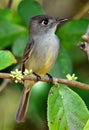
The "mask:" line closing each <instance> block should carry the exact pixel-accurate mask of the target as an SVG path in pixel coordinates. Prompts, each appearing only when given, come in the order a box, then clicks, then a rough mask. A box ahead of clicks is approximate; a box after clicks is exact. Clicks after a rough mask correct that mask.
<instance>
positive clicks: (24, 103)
mask: <svg viewBox="0 0 89 130" xmlns="http://www.w3.org/2000/svg"><path fill="white" fill-rule="evenodd" d="M29 93H30V90H29V91H27V92H26V91H25V88H24V90H23V93H22V98H21V101H20V105H19V108H18V111H17V115H16V121H17V122H18V123H20V122H24V120H25V117H26V113H27V108H28V101H29Z"/></svg>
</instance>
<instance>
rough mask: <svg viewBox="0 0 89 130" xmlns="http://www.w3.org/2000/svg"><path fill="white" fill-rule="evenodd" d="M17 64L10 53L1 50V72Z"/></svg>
mask: <svg viewBox="0 0 89 130" xmlns="http://www.w3.org/2000/svg"><path fill="white" fill-rule="evenodd" d="M14 63H16V59H15V57H14V56H13V54H12V53H11V52H10V51H3V50H0V70H2V69H5V68H7V67H8V66H10V65H12V64H14Z"/></svg>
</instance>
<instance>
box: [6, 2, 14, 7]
mask: <svg viewBox="0 0 89 130" xmlns="http://www.w3.org/2000/svg"><path fill="white" fill-rule="evenodd" d="M12 2H13V0H9V1H8V5H7V7H8V8H11V6H12Z"/></svg>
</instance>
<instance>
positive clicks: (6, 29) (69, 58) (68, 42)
mask: <svg viewBox="0 0 89 130" xmlns="http://www.w3.org/2000/svg"><path fill="white" fill-rule="evenodd" d="M44 13H45V11H44V9H43V8H42V7H41V6H40V5H39V4H38V3H37V2H36V1H35V0H23V1H21V2H20V3H19V5H18V10H17V12H16V11H15V12H14V11H13V10H10V9H9V8H8V9H7V8H4V9H0V49H1V50H0V70H2V71H5V70H3V69H6V68H7V67H8V66H11V65H12V64H15V63H16V59H17V64H18V62H19V59H20V60H21V57H22V55H23V51H24V48H25V46H26V44H27V41H28V37H29V33H28V29H27V26H28V23H29V21H30V18H31V17H32V16H35V15H38V14H44ZM88 23H89V20H88V19H83V18H82V19H79V20H70V21H69V22H68V23H66V24H64V25H62V26H61V28H59V29H58V31H57V35H58V37H59V38H60V41H61V50H60V54H59V56H58V59H57V61H56V63H55V66H54V67H53V69H52V70H51V71H50V73H51V75H53V76H55V77H62V78H66V75H67V74H72V72H73V71H74V68H73V67H74V64H80V63H82V62H83V61H84V60H85V56H84V55H83V54H82V52H81V51H80V50H79V49H78V46H77V44H78V42H79V41H81V40H82V39H81V36H82V34H83V33H84V32H85V31H86V28H87V26H88ZM2 49H3V50H2ZM7 49H8V50H9V51H6V50H7ZM10 51H11V52H12V53H13V55H12V53H11V52H10ZM15 57H16V58H15ZM73 63H74V64H73ZM12 68H13V67H11V68H10V70H11V69H12ZM13 69H14V68H13ZM6 70H7V69H6ZM75 71H76V70H75ZM77 71H78V70H77ZM78 79H80V80H81V79H82V75H81V74H80V75H79V77H78ZM82 82H84V81H83V80H82ZM51 87H52V88H51ZM50 88H51V89H50ZM14 91H15V90H14ZM48 93H49V94H48ZM84 95H86V92H84ZM84 95H83V96H84ZM88 95H89V93H88ZM83 96H82V98H84V97H83ZM47 98H48V102H47ZM85 101H86V104H88V100H85ZM46 110H47V112H46ZM5 111H6V110H5ZM46 113H47V117H46ZM13 118H14V117H13ZM46 118H47V120H48V126H49V129H50V130H59V129H60V130H65V129H66V130H83V128H84V130H88V129H89V111H88V108H87V105H85V103H84V101H83V100H82V99H81V98H80V96H79V95H78V94H77V93H75V92H74V91H73V90H71V89H69V88H68V87H67V86H64V85H58V84H57V85H54V86H52V84H47V83H42V82H39V83H37V84H35V85H34V87H33V89H32V92H31V99H30V101H29V110H28V120H31V121H32V122H34V124H35V125H38V124H39V125H40V127H41V128H43V127H42V124H41V123H44V124H45V122H46ZM11 119H12V118H11ZM13 120H14V119H13ZM13 125H15V124H14V123H13ZM24 129H25V128H24ZM5 130H6V129H5Z"/></svg>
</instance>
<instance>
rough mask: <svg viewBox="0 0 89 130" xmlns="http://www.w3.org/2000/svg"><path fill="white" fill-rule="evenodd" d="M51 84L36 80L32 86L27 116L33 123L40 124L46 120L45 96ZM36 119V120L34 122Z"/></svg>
mask: <svg viewBox="0 0 89 130" xmlns="http://www.w3.org/2000/svg"><path fill="white" fill-rule="evenodd" d="M50 87H51V84H47V83H44V82H37V83H36V84H35V85H34V86H33V87H32V91H31V95H30V101H29V108H28V117H30V119H31V120H33V121H34V122H35V124H36V123H37V124H39V125H42V121H43V120H46V118H47V117H46V115H47V97H48V92H49V90H50ZM36 120H37V122H36Z"/></svg>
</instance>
